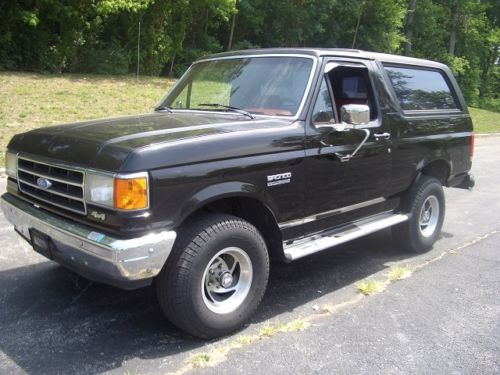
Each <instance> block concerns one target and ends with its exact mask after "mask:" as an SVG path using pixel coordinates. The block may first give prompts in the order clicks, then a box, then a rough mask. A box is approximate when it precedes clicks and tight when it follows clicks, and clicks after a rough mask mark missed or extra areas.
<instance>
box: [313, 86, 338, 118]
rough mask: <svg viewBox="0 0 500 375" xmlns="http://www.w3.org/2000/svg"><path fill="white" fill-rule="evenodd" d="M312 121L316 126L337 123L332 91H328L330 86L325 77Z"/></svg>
mask: <svg viewBox="0 0 500 375" xmlns="http://www.w3.org/2000/svg"><path fill="white" fill-rule="evenodd" d="M312 120H313V123H314V124H320V123H325V122H331V121H335V117H334V115H333V106H332V97H331V96H330V91H329V90H328V84H327V83H326V79H325V77H323V80H322V81H321V87H320V89H319V93H318V97H317V98H316V104H315V105H314V110H313V115H312Z"/></svg>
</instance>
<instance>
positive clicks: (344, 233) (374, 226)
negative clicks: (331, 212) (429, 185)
mask: <svg viewBox="0 0 500 375" xmlns="http://www.w3.org/2000/svg"><path fill="white" fill-rule="evenodd" d="M406 220H408V216H407V215H402V214H387V213H386V214H382V215H377V216H375V217H373V218H370V219H365V220H362V221H358V222H354V223H351V224H349V225H346V226H344V227H341V228H339V229H337V230H334V231H325V232H323V233H319V234H315V235H314V236H311V237H308V238H303V239H299V240H296V241H294V242H293V243H288V244H287V243H283V250H284V252H285V259H286V260H287V261H292V260H296V259H299V258H302V257H305V256H307V255H311V254H314V253H317V252H318V251H322V250H326V249H329V248H331V247H334V246H337V245H340V244H343V243H345V242H348V241H351V240H354V239H356V238H359V237H363V236H366V235H367V234H370V233H374V232H377V231H379V230H381V229H384V228H388V227H391V226H393V225H396V224H399V223H402V222H404V221H406Z"/></svg>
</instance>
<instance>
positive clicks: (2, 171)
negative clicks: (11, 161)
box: [0, 168, 5, 177]
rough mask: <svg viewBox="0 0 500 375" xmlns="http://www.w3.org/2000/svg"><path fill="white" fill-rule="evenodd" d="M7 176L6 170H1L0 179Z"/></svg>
mask: <svg viewBox="0 0 500 375" xmlns="http://www.w3.org/2000/svg"><path fill="white" fill-rule="evenodd" d="M4 176H5V168H0V177H4Z"/></svg>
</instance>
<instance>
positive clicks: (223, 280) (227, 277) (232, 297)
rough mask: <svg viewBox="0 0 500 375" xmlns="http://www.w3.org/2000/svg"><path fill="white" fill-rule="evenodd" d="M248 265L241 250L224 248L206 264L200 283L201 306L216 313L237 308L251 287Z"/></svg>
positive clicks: (249, 267) (245, 256)
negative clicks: (203, 304)
mask: <svg viewBox="0 0 500 375" xmlns="http://www.w3.org/2000/svg"><path fill="white" fill-rule="evenodd" d="M252 279H253V270H252V262H251V261H250V258H249V256H248V255H247V253H246V252H245V251H243V250H242V249H240V248H238V247H228V248H225V249H223V250H221V251H219V252H218V253H217V254H215V256H214V257H213V258H212V259H211V260H210V262H208V265H207V267H206V268H205V272H204V273H203V277H202V280H201V291H202V298H203V302H204V303H205V306H207V308H208V309H209V310H210V311H212V312H214V313H217V314H228V313H230V312H233V311H234V310H236V309H237V308H238V307H240V306H241V304H242V303H243V301H244V300H245V298H246V297H247V296H248V293H249V291H250V287H251V285H252Z"/></svg>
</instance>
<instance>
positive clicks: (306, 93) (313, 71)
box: [156, 53, 319, 121]
mask: <svg viewBox="0 0 500 375" xmlns="http://www.w3.org/2000/svg"><path fill="white" fill-rule="evenodd" d="M259 57H300V58H306V59H311V60H313V65H312V67H311V72H310V74H309V80H308V82H307V85H306V88H305V90H304V94H303V96H302V101H301V102H300V105H299V108H298V109H297V112H296V113H295V115H293V116H270V115H259V116H262V117H272V118H276V117H277V118H283V119H290V120H292V121H295V120H297V119H298V118H299V116H300V113H301V112H302V111H303V109H304V106H305V104H306V100H307V97H308V96H309V93H310V91H311V87H312V85H313V83H314V82H313V81H314V75H315V74H316V69H317V67H318V61H319V58H318V57H317V56H311V55H306V54H304V55H302V54H299V53H283V54H280V53H270V54H257V55H238V56H222V57H212V58H210V57H209V58H206V59H204V58H201V59H199V60H196V61H194V62H193V63H192V64H191V66H190V67H189V68H188V69H187V70H186V72H185V73H184V74H183V75H182V76H181V77H180V78H179V79H178V80H177V82H180V81H181V80H182V79H183V78H184V76H185V75H186V74H188V73H189V71H190V70H191V68H192V67H193V66H194V65H196V64H199V63H202V62H208V61H216V60H235V59H248V58H259ZM176 85H177V84H175V85H174V86H173V87H172V88H171V89H170V90H169V91H168V92H167V93H166V94H165V95H164V96H163V97H162V98H161V100H160V102H159V103H158V105H157V106H156V107H158V106H160V105H161V104H162V103H163V102H164V101H165V100H166V99H167V97H168V96H169V95H170V93H171V92H173V90H174V89H175V86H176ZM173 110H174V111H175V110H177V109H176V108H173ZM217 113H221V112H217ZM229 113H231V112H229ZM233 114H234V112H233Z"/></svg>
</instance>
